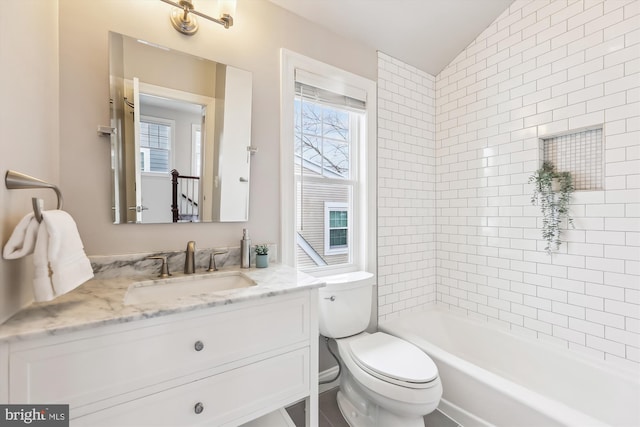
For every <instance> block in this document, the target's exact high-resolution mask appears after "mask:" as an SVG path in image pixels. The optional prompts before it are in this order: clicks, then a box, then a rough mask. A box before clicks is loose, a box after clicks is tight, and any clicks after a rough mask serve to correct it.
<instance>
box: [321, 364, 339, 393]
mask: <svg viewBox="0 0 640 427" xmlns="http://www.w3.org/2000/svg"><path fill="white" fill-rule="evenodd" d="M336 375H338V365H336V366H332V367H331V368H329V369H325V370H324V371H322V372H320V373H319V374H318V381H319V382H323V381H329V380H331V379H333V378H335V376H336ZM339 384H340V378H337V379H336V380H335V381H332V382H330V383H327V384H320V385H319V386H318V393H324V392H325V391H328V390H331V389H332V388H335V387H338V385H339Z"/></svg>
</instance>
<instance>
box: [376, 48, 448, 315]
mask: <svg viewBox="0 0 640 427" xmlns="http://www.w3.org/2000/svg"><path fill="white" fill-rule="evenodd" d="M378 64H379V65H378V315H379V317H380V318H381V319H384V318H386V317H387V316H388V315H392V314H394V313H399V312H402V311H404V310H410V309H418V308H421V307H423V306H424V305H425V304H428V303H434V302H435V298H436V288H435V285H436V254H435V249H436V242H435V227H436V222H435V216H436V215H435V164H436V159H435V118H434V114H435V93H434V90H435V78H434V77H433V76H431V75H430V74H427V73H425V72H423V71H420V70H418V69H416V68H414V67H411V66H408V65H406V64H403V63H402V62H400V61H398V60H396V59H394V58H391V57H389V56H387V55H385V54H382V53H380V54H379V55H378Z"/></svg>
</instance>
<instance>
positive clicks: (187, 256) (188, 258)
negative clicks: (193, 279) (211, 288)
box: [184, 240, 196, 274]
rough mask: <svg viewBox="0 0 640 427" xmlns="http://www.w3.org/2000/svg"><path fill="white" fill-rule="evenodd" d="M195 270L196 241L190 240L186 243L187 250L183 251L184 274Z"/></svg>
mask: <svg viewBox="0 0 640 427" xmlns="http://www.w3.org/2000/svg"><path fill="white" fill-rule="evenodd" d="M195 272H196V242H194V241H193V240H191V241H190V242H189V243H187V250H186V251H185V253H184V274H193V273H195Z"/></svg>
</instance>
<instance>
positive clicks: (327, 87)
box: [296, 69, 367, 110]
mask: <svg viewBox="0 0 640 427" xmlns="http://www.w3.org/2000/svg"><path fill="white" fill-rule="evenodd" d="M296 95H298V96H302V97H303V98H306V99H309V100H313V101H318V102H322V103H325V104H329V105H333V106H338V107H349V108H352V109H356V110H365V109H366V106H367V102H366V101H367V95H366V92H365V91H364V90H362V89H359V88H356V87H353V86H349V85H347V84H345V83H343V82H340V81H337V80H331V79H328V78H326V77H322V76H318V75H317V74H313V73H310V72H308V71H304V70H300V69H296Z"/></svg>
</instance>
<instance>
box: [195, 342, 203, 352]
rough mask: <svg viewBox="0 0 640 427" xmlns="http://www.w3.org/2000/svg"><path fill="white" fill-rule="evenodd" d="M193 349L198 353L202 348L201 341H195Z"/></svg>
mask: <svg viewBox="0 0 640 427" xmlns="http://www.w3.org/2000/svg"><path fill="white" fill-rule="evenodd" d="M193 347H194V348H195V349H196V351H200V350H202V349H203V348H204V343H203V342H202V341H196V343H195V344H194V345H193Z"/></svg>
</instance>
